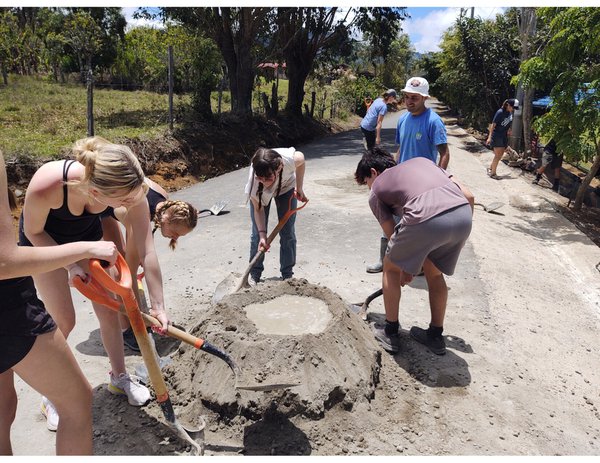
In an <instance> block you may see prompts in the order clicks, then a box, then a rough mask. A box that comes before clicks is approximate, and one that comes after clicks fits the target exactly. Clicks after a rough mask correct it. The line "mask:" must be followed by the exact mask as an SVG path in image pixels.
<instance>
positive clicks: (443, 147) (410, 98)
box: [367, 77, 450, 273]
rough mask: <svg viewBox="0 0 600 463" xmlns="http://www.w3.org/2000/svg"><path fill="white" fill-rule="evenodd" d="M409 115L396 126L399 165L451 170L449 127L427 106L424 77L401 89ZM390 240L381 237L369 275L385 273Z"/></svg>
mask: <svg viewBox="0 0 600 463" xmlns="http://www.w3.org/2000/svg"><path fill="white" fill-rule="evenodd" d="M402 93H404V103H405V105H406V111H407V112H406V113H405V114H403V115H402V116H401V117H400V119H399V120H398V126H397V127H396V143H397V144H398V145H400V147H399V148H398V151H397V152H396V155H395V156H394V158H395V159H396V162H397V163H398V164H400V163H401V162H404V161H407V160H409V159H412V158H417V157H423V158H428V159H431V160H432V161H433V162H434V163H437V158H438V153H439V155H440V160H439V163H438V165H439V166H440V167H441V168H442V169H446V168H448V163H449V162H450V150H449V149H448V142H447V138H446V126H445V125H444V122H443V121H442V119H441V118H440V116H438V115H437V113H435V112H434V111H432V110H431V109H429V108H426V107H425V100H426V99H427V98H429V82H427V80H426V79H423V78H422V77H411V78H410V79H408V81H407V82H406V86H405V87H404V88H403V89H402ZM387 244H388V240H387V238H386V237H381V242H380V245H379V262H377V263H375V264H371V265H367V272H368V273H379V272H381V271H382V270H383V256H384V255H385V250H386V249H387Z"/></svg>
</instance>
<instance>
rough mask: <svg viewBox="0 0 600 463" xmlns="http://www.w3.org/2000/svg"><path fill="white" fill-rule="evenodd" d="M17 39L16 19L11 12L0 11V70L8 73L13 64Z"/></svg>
mask: <svg viewBox="0 0 600 463" xmlns="http://www.w3.org/2000/svg"><path fill="white" fill-rule="evenodd" d="M17 37H18V26H17V17H16V15H15V14H14V13H13V12H12V11H0V68H1V70H2V71H3V72H8V71H9V70H10V69H11V68H12V67H13V66H14V63H15V60H16V53H15V45H16V43H17Z"/></svg>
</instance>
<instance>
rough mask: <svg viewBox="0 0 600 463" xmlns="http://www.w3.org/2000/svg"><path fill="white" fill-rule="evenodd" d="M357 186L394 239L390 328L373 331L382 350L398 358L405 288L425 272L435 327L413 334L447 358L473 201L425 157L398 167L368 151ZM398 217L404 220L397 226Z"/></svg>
mask: <svg viewBox="0 0 600 463" xmlns="http://www.w3.org/2000/svg"><path fill="white" fill-rule="evenodd" d="M355 178H356V181H357V182H358V183H359V184H361V185H364V184H367V185H368V186H369V189H370V190H371V194H370V197H369V205H370V207H371V211H372V212H373V215H374V216H375V217H376V218H377V220H378V222H379V224H380V225H381V228H382V230H383V232H384V234H385V236H386V237H387V238H388V240H389V244H388V247H387V250H386V254H385V258H384V260H383V300H384V306H385V319H386V320H385V327H384V328H374V331H375V338H376V339H377V340H378V341H379V342H380V344H381V345H382V346H383V348H384V349H385V350H387V351H389V352H393V353H396V352H398V351H399V350H400V346H399V342H398V330H399V327H400V324H399V322H398V313H399V308H400V294H401V289H400V288H401V286H404V285H405V284H407V283H410V282H411V281H412V279H413V277H414V275H416V274H417V273H419V271H420V269H421V268H423V270H424V271H425V278H426V279H427V287H428V289H429V304H430V310H431V323H430V324H429V328H428V329H426V330H425V329H422V328H419V327H416V326H413V327H412V328H411V330H410V334H411V336H412V337H414V338H415V339H416V340H417V341H419V342H420V343H422V344H425V345H426V346H427V347H428V348H429V350H431V351H432V352H433V353H435V354H438V355H443V354H445V353H446V345H445V341H444V338H443V337H442V332H443V329H444V317H445V313H446V301H447V298H448V287H447V286H446V281H445V279H444V274H446V275H452V274H453V273H454V269H455V267H456V263H457V261H458V257H459V255H460V252H461V250H462V248H463V246H464V244H465V242H466V240H467V238H468V237H469V234H470V233H471V225H472V213H473V206H474V197H473V195H472V194H471V192H470V191H469V190H468V189H467V188H465V187H464V186H462V185H461V184H460V183H458V182H457V181H456V180H455V179H454V178H453V177H452V175H451V174H448V173H447V172H446V171H445V170H444V169H442V168H441V167H438V166H436V165H435V164H434V163H433V162H432V161H431V160H429V159H426V158H413V159H409V160H408V161H406V162H403V163H401V164H398V165H396V163H395V161H394V159H393V158H392V156H391V155H390V154H389V153H386V152H383V150H379V152H378V153H377V154H375V153H373V152H372V151H367V152H366V153H365V154H364V155H363V157H362V159H361V160H360V162H359V163H358V166H357V168H356V173H355ZM394 215H396V216H401V220H400V222H399V223H398V224H397V225H396V223H395V222H394Z"/></svg>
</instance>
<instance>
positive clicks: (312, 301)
mask: <svg viewBox="0 0 600 463" xmlns="http://www.w3.org/2000/svg"><path fill="white" fill-rule="evenodd" d="M244 310H245V311H246V315H247V317H248V318H249V319H250V320H251V321H252V322H253V323H254V324H255V325H256V328H257V329H258V331H259V332H261V333H263V334H281V335H292V336H294V335H296V336H298V335H302V334H307V333H311V334H317V333H322V332H323V331H325V329H326V328H327V324H328V323H329V321H330V320H331V318H332V317H331V312H330V310H329V308H328V307H327V304H326V303H325V302H324V301H322V300H321V299H317V298H314V297H303V296H294V295H289V294H285V295H283V296H279V297H276V298H274V299H271V300H269V301H267V302H264V303H260V304H250V305H247V306H245V307H244Z"/></svg>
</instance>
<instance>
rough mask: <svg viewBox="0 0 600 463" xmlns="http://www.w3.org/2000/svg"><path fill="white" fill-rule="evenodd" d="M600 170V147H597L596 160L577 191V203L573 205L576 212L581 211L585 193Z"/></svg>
mask: <svg viewBox="0 0 600 463" xmlns="http://www.w3.org/2000/svg"><path fill="white" fill-rule="evenodd" d="M599 168H600V145H598V146H596V157H595V158H594V164H592V167H591V168H590V171H589V172H588V174H587V175H586V176H585V178H584V179H583V182H581V185H579V189H578V190H577V195H576V196H575V203H574V204H573V210H574V211H580V210H581V205H582V204H583V198H584V197H585V192H586V191H587V188H588V186H590V183H592V180H593V178H594V177H595V176H596V174H597V173H598V169H599Z"/></svg>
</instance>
